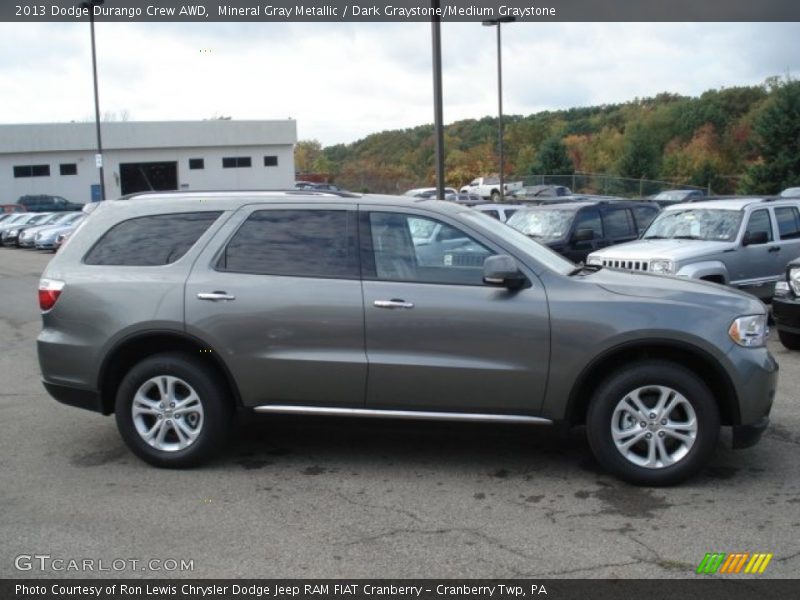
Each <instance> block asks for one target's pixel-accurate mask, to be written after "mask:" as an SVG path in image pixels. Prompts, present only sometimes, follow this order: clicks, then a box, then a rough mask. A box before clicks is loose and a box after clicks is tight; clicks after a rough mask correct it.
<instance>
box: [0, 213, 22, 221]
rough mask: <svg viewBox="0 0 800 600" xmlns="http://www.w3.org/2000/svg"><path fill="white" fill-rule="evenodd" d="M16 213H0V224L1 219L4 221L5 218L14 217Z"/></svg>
mask: <svg viewBox="0 0 800 600" xmlns="http://www.w3.org/2000/svg"><path fill="white" fill-rule="evenodd" d="M18 214H19V213H11V212H7V213H0V224H2V223H3V221H6V220H7V219H10V218H11V217H14V216H16V215H18Z"/></svg>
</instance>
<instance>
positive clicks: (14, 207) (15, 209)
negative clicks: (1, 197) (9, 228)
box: [0, 204, 25, 214]
mask: <svg viewBox="0 0 800 600" xmlns="http://www.w3.org/2000/svg"><path fill="white" fill-rule="evenodd" d="M21 212H25V207H24V206H21V205H19V204H0V214H2V213H21Z"/></svg>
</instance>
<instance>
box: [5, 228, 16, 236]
mask: <svg viewBox="0 0 800 600" xmlns="http://www.w3.org/2000/svg"><path fill="white" fill-rule="evenodd" d="M6 233H7V234H8V237H14V236H15V235H17V230H16V229H11V230H9V231H7V232H6Z"/></svg>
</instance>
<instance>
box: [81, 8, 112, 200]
mask: <svg viewBox="0 0 800 600" xmlns="http://www.w3.org/2000/svg"><path fill="white" fill-rule="evenodd" d="M104 3H105V0H87V1H86V2H81V7H82V8H86V9H88V10H89V27H90V29H91V31H92V77H93V79H94V124H95V128H96V129H97V158H96V162H97V168H98V169H99V170H100V200H105V199H106V182H105V177H104V175H103V139H102V138H101V137H100V96H99V94H98V92H97V51H96V49H95V41H94V7H95V6H99V5H101V4H104Z"/></svg>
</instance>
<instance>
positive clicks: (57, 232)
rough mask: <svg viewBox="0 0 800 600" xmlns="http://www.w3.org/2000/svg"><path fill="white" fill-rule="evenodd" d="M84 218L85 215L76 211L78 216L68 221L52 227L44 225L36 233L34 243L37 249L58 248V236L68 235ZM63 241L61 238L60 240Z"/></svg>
mask: <svg viewBox="0 0 800 600" xmlns="http://www.w3.org/2000/svg"><path fill="white" fill-rule="evenodd" d="M85 219H86V215H85V214H83V213H78V216H77V217H75V218H74V219H72V220H70V221H69V222H68V223H61V224H59V225H55V226H53V227H45V228H44V229H42V230H41V231H39V232H38V233H37V234H36V237H35V239H34V245H35V246H36V249H37V250H53V251H54V252H55V251H56V250H57V249H58V246H59V241H58V240H59V238H62V237H63V236H65V235H66V236H68V235H69V234H70V233H72V232H73V231H75V230H76V229H77V228H78V227H79V226H80V224H81V223H83V221H84V220H85ZM62 241H63V240H62Z"/></svg>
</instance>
